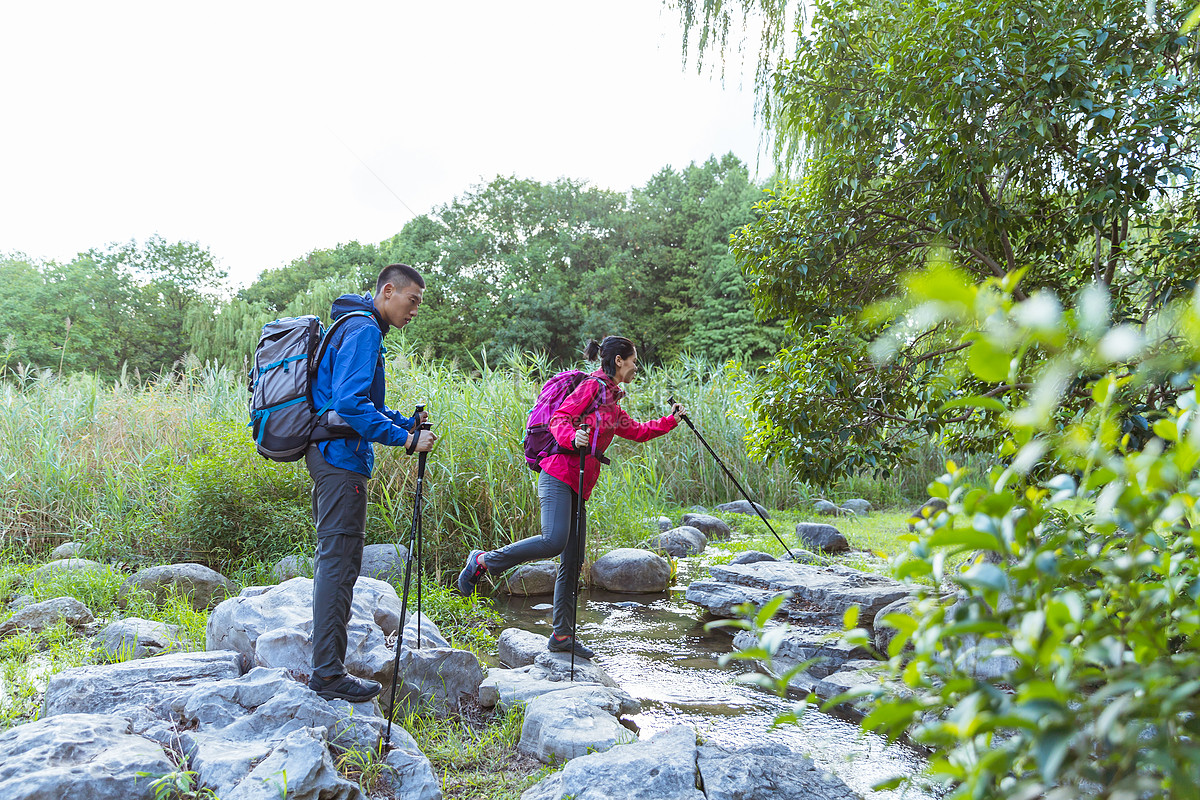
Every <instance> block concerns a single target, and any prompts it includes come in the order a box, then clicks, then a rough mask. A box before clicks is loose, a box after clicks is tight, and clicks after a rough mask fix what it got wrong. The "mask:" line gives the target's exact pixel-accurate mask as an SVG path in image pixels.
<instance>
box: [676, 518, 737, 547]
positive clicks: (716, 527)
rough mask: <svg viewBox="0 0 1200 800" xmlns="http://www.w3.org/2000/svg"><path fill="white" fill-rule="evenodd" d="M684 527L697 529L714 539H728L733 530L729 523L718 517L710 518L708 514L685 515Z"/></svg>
mask: <svg viewBox="0 0 1200 800" xmlns="http://www.w3.org/2000/svg"><path fill="white" fill-rule="evenodd" d="M683 525H685V526H690V527H692V528H696V529H697V530H699V531H700V532H701V533H703V534H704V535H705V536H707V537H708V538H709V540H710V541H711V540H713V539H728V538H729V536H730V534H732V533H733V529H732V528H730V527H729V523H728V522H726V521H725V520H723V519H719V518H718V517H713V516H709V515H708V514H684V515H683Z"/></svg>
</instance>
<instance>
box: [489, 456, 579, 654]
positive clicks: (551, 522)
mask: <svg viewBox="0 0 1200 800" xmlns="http://www.w3.org/2000/svg"><path fill="white" fill-rule="evenodd" d="M538 501H539V502H540V503H541V506H542V534H541V536H530V537H529V538H528V539H522V540H521V541H519V542H513V543H512V544H509V545H505V546H504V547H501V548H500V549H499V550H492V551H491V552H490V553H485V554H484V556H483V560H484V562H485V563H486V564H487V568H488V572H491V573H493V574H499V573H501V572H503V571H504V570H506V569H510V568H512V567H515V566H517V565H518V564H524V563H527V562H529V561H538V560H539V559H543V558H553V557H554V556H562V559H561V560H560V561H559V564H558V578H557V579H556V580H555V582H554V632H555V633H557V634H558V635H559V636H569V635H570V634H571V632H572V631H573V630H574V629H575V586H576V584H577V583H578V581H579V568H580V566H581V565H582V564H583V547H584V544H585V542H586V539H587V506H586V505H585V506H584V509H583V526H582V528H581V530H580V533H581V535H579V536H573V535H572V533H573V531H574V528H575V512H576V509H577V508H578V506H577V505H576V493H575V490H573V489H572V488H571V487H570V486H569V485H567V484H565V483H563V482H562V481H560V480H559V479H558V478H555V477H554V476H553V475H549V474H547V473H545V472H543V473H542V474H541V475H539V476H538Z"/></svg>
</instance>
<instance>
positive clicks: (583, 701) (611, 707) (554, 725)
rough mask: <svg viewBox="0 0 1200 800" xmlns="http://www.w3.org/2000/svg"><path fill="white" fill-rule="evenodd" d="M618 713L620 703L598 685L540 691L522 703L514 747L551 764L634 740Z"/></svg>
mask: <svg viewBox="0 0 1200 800" xmlns="http://www.w3.org/2000/svg"><path fill="white" fill-rule="evenodd" d="M619 713H620V704H619V703H618V702H617V701H616V700H615V699H614V698H613V696H612V695H611V694H610V693H609V692H608V691H607V690H606V689H604V688H602V687H599V686H587V685H580V686H573V687H571V688H569V689H563V690H562V691H558V692H551V693H549V694H545V695H542V696H541V697H537V698H535V699H534V700H532V701H531V702H530V703H529V705H528V706H526V707H525V721H524V723H523V724H522V726H521V741H520V742H519V743H518V744H517V749H518V750H519V751H520V752H522V753H525V754H526V755H531V756H533V757H534V758H536V759H537V760H538V761H541V762H542V763H543V764H552V763H556V762H559V761H567V760H569V759H572V758H576V757H577V756H581V755H584V754H585V753H595V752H603V751H605V750H608V749H609V748H610V747H612V746H613V745H616V744H624V743H628V742H634V741H637V735H636V734H634V733H633V731H631V730H629V729H628V728H626V727H625V726H623V725H622V724H621V723H620V722H619V721H617V714H619Z"/></svg>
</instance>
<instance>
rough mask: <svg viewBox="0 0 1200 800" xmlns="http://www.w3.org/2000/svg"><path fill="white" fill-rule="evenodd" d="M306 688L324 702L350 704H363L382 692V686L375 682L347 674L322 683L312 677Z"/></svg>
mask: <svg viewBox="0 0 1200 800" xmlns="http://www.w3.org/2000/svg"><path fill="white" fill-rule="evenodd" d="M308 688H310V689H312V690H313V691H314V692H316V693H317V694H319V695H320V696H321V697H324V698H325V699H326V700H349V701H350V702H351V703H365V702H367V701H368V700H370V699H372V698H373V697H375V695H377V694H379V693H380V692H381V691H382V690H383V686H381V685H380V684H378V683H377V682H375V681H371V680H367V679H366V678H359V677H356V676H354V675H349V674H347V675H343V676H341V677H340V678H334V679H333V680H331V681H323V680H321V679H320V678H318V677H317V676H316V675H314V676H312V678H310V679H309V681H308Z"/></svg>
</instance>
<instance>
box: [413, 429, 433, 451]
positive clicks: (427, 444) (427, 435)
mask: <svg viewBox="0 0 1200 800" xmlns="http://www.w3.org/2000/svg"><path fill="white" fill-rule="evenodd" d="M413 435H414V436H416V437H417V446H416V447H414V448H413V449H412V451H411V452H413V453H428V452H429V451H430V450H432V449H433V446H434V445H435V444H437V439H438V437H437V434H436V433H434V432H433V431H421V432H420V433H417V432H416V431H413Z"/></svg>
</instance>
